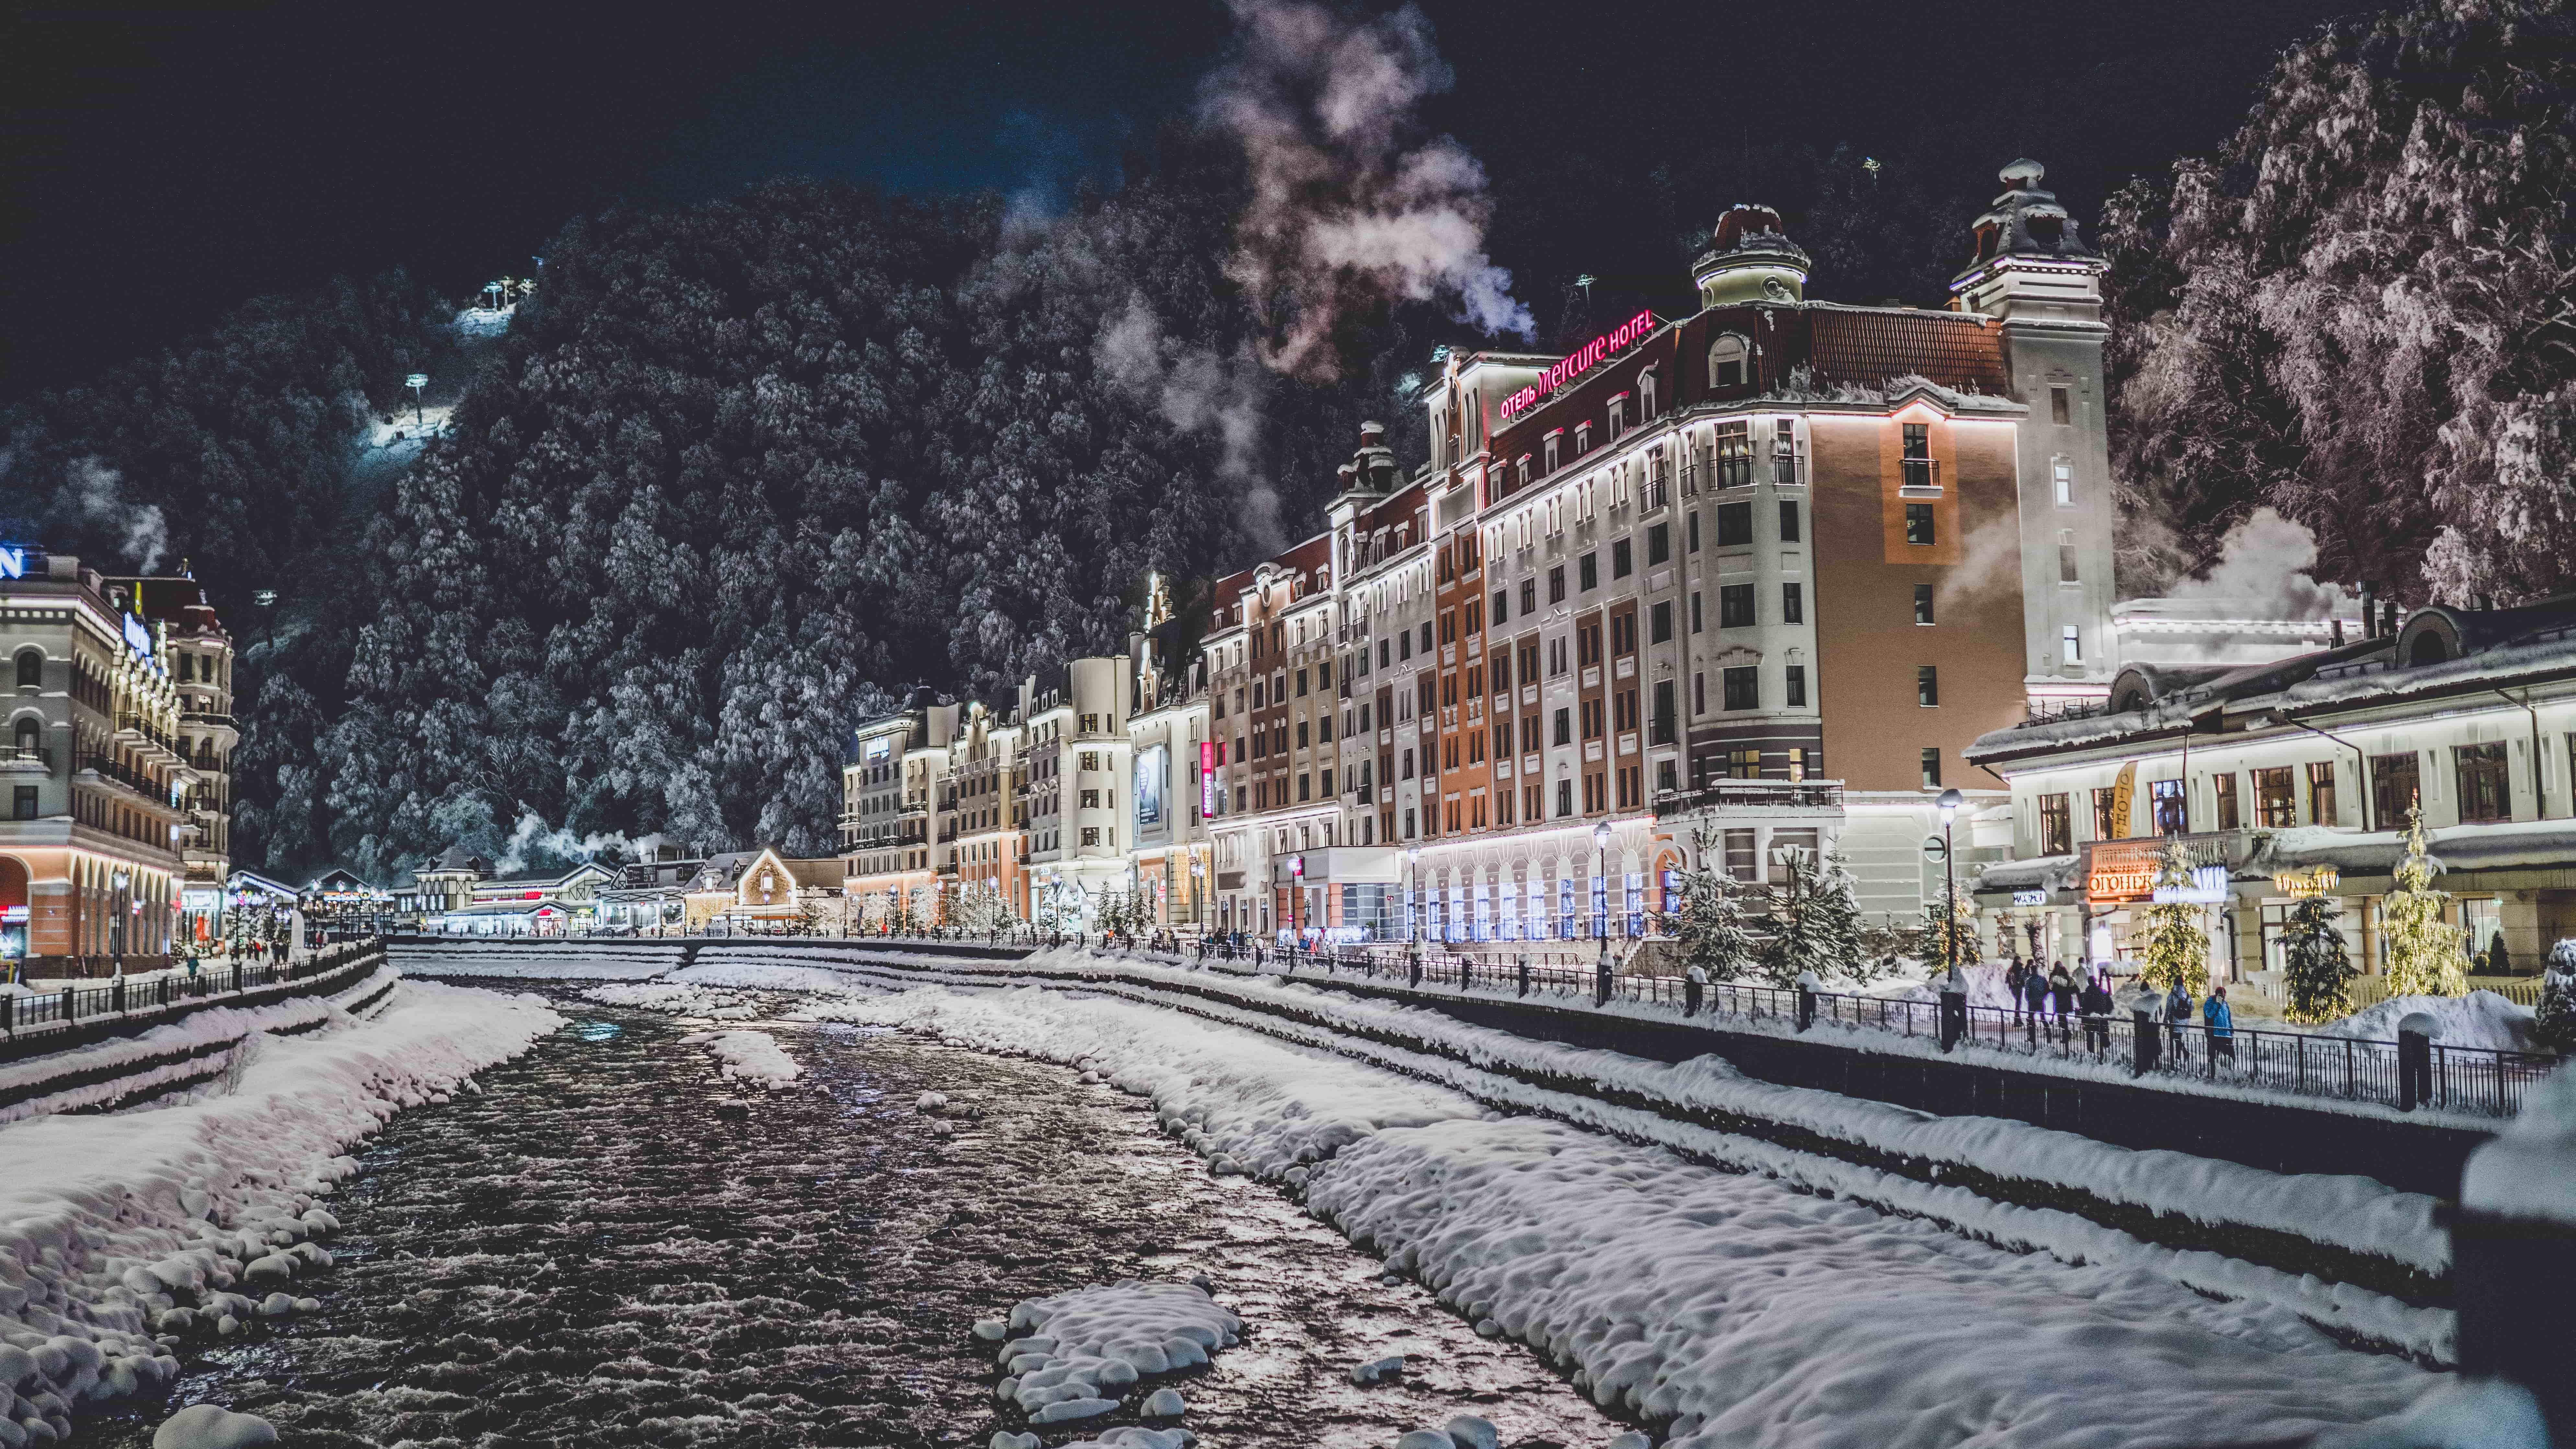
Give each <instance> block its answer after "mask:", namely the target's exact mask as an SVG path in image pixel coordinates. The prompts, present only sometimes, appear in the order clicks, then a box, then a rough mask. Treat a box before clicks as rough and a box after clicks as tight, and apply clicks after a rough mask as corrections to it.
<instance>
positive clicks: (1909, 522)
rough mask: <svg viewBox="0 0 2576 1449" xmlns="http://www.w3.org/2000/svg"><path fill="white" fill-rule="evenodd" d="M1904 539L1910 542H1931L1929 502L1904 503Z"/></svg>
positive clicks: (1930, 509) (1930, 510)
mask: <svg viewBox="0 0 2576 1449" xmlns="http://www.w3.org/2000/svg"><path fill="white" fill-rule="evenodd" d="M1905 541H1906V542H1907V543H1911V544H1930V543H1931V542H1933V532H1932V505H1931V504H1929V503H1908V504H1906V505H1905Z"/></svg>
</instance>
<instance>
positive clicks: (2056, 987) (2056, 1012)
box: [2048, 962, 2075, 1041]
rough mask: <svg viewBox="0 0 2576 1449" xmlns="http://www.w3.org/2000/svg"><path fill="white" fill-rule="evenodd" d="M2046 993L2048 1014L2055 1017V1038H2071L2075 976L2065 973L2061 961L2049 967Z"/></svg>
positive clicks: (2072, 1032)
mask: <svg viewBox="0 0 2576 1449" xmlns="http://www.w3.org/2000/svg"><path fill="white" fill-rule="evenodd" d="M2048 995H2049V1002H2048V1007H2049V1014H2050V1015H2051V1016H2054V1017H2055V1018H2057V1039H2058V1040H2059V1041H2068V1040H2071V1039H2072V1038H2073V1036H2074V1031H2073V1018H2074V1016H2075V978H2074V977H2072V976H2069V975H2067V974H2066V966H2065V963H2063V962H2060V963H2059V964H2057V965H2056V966H2053V967H2051V968H2049V972H2048Z"/></svg>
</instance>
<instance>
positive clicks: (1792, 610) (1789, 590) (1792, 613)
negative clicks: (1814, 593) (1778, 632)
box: [1780, 584, 1807, 624]
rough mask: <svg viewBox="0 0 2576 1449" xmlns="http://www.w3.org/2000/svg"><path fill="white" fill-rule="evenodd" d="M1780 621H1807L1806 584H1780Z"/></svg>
mask: <svg viewBox="0 0 2576 1449" xmlns="http://www.w3.org/2000/svg"><path fill="white" fill-rule="evenodd" d="M1780 622H1781V623H1783V624H1803V623H1805V622H1807V586H1806V585H1805V584H1782V585H1781V586H1780Z"/></svg>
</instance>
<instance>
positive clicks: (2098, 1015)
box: [2083, 973, 2111, 1057]
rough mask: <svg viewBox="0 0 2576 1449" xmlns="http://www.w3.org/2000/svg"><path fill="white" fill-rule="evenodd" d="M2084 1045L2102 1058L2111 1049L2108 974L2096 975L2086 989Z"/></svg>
mask: <svg viewBox="0 0 2576 1449" xmlns="http://www.w3.org/2000/svg"><path fill="white" fill-rule="evenodd" d="M2083 1004H2084V1044H2085V1045H2086V1046H2089V1047H2091V1048H2092V1049H2093V1055H2095V1056H2097V1057H2098V1056H2100V1055H2101V1054H2102V1053H2104V1052H2105V1051H2108V1050H2110V1047H2111V987H2110V977H2109V975H2108V974H2107V973H2103V974H2096V975H2095V976H2094V977H2093V978H2092V980H2091V981H2089V982H2088V983H2087V984H2086V985H2085V987H2084V1003H2083Z"/></svg>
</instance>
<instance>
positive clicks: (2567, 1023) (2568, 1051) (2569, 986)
mask: <svg viewBox="0 0 2576 1449" xmlns="http://www.w3.org/2000/svg"><path fill="white" fill-rule="evenodd" d="M2531 1035H2532V1040H2533V1041H2535V1042H2537V1043H2538V1044H2539V1045H2540V1047H2541V1048H2542V1049H2543V1050H2545V1051H2553V1052H2556V1053H2558V1054H2559V1055H2560V1056H2569V1055H2576V941H2561V942H2559V943H2558V944H2557V945H2555V946H2552V947H2550V948H2549V964H2548V965H2547V966H2546V967H2544V968H2543V969H2542V971H2541V976H2540V1004H2539V1008H2538V1009H2537V1010H2535V1011H2534V1012H2533V1013H2532V1018H2531Z"/></svg>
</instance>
